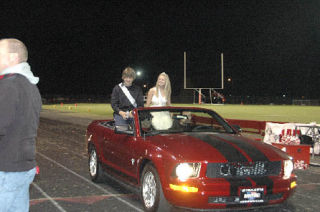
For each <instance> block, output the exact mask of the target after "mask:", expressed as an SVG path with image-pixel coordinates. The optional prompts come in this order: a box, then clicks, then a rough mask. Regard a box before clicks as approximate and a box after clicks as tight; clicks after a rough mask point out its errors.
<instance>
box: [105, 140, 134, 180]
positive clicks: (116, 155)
mask: <svg viewBox="0 0 320 212" xmlns="http://www.w3.org/2000/svg"><path fill="white" fill-rule="evenodd" d="M135 143H136V137H135V136H133V135H127V134H114V135H113V137H112V143H110V145H109V148H111V149H112V151H113V157H112V160H113V161H112V163H114V165H116V166H117V167H118V168H119V169H120V171H121V172H124V173H126V174H127V175H130V176H134V174H135V170H136V169H135V165H136V161H135V157H134V155H133V154H134V152H135V151H134V148H135Z"/></svg>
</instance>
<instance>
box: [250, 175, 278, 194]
mask: <svg viewBox="0 0 320 212" xmlns="http://www.w3.org/2000/svg"><path fill="white" fill-rule="evenodd" d="M251 179H252V180H253V181H254V182H255V183H256V184H257V186H266V188H267V194H272V189H273V180H272V179H270V178H269V177H252V178H251Z"/></svg>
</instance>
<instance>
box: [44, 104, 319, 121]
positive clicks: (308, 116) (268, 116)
mask: <svg viewBox="0 0 320 212" xmlns="http://www.w3.org/2000/svg"><path fill="white" fill-rule="evenodd" d="M173 106H187V107H203V108H209V109H212V110H214V111H216V112H217V113H219V114H220V115H221V116H222V117H223V118H228V119H241V120H259V121H279V122H296V123H310V122H316V123H320V106H298V105H231V104H230V105H210V104H202V105H198V104H173ZM43 109H49V110H59V111H64V112H70V113H77V115H79V116H88V115H92V114H94V115H99V116H102V117H112V113H113V111H112V108H111V105H110V104H107V103H105V104H93V103H92V104H87V103H79V104H52V105H43ZM74 115H76V114H74Z"/></svg>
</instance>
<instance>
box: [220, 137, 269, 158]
mask: <svg viewBox="0 0 320 212" xmlns="http://www.w3.org/2000/svg"><path fill="white" fill-rule="evenodd" d="M215 136H217V137H219V138H221V139H226V140H228V141H229V142H231V143H233V144H234V145H236V146H238V147H239V148H240V149H242V151H244V152H245V153H246V154H247V155H248V156H249V157H250V158H251V159H252V160H253V161H269V159H268V158H267V156H266V155H265V154H264V153H263V152H261V151H260V150H259V149H258V148H256V147H254V146H253V145H251V144H250V143H248V142H245V141H243V140H240V138H236V137H233V136H223V135H215Z"/></svg>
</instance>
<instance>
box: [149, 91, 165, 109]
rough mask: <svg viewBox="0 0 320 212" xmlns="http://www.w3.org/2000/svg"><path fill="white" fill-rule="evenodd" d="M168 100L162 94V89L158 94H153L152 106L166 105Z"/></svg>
mask: <svg viewBox="0 0 320 212" xmlns="http://www.w3.org/2000/svg"><path fill="white" fill-rule="evenodd" d="M166 104H167V100H166V97H164V96H161V92H160V90H158V96H157V95H153V96H152V99H151V107H152V106H153V107H161V106H166Z"/></svg>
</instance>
